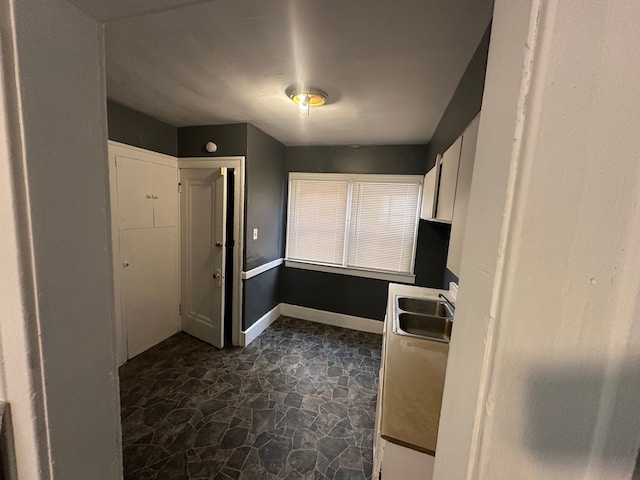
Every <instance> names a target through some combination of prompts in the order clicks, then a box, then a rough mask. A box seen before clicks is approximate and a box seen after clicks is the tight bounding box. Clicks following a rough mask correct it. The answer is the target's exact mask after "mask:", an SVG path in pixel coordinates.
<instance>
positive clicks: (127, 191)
mask: <svg viewBox="0 0 640 480" xmlns="http://www.w3.org/2000/svg"><path fill="white" fill-rule="evenodd" d="M149 165H151V164H150V163H147V162H143V161H140V160H136V159H134V158H129V157H125V156H121V155H117V156H116V172H117V176H118V190H117V191H118V212H119V214H120V228H124V229H128V228H151V227H153V200H152V198H151V191H152V190H153V187H152V180H151V176H150V175H149Z"/></svg>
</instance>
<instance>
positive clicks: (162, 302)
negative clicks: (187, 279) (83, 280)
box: [120, 227, 180, 358]
mask: <svg viewBox="0 0 640 480" xmlns="http://www.w3.org/2000/svg"><path fill="white" fill-rule="evenodd" d="M177 235H178V232H177V227H169V228H142V229H130V230H121V232H120V244H121V250H120V252H121V258H122V275H121V279H122V291H121V296H122V314H123V318H124V325H125V326H126V327H125V328H126V334H127V350H128V357H129V358H132V357H134V356H136V355H138V354H139V353H141V352H144V351H145V350H147V349H148V348H151V347H153V346H154V345H156V344H158V343H160V342H161V341H163V340H165V339H167V338H168V337H170V336H171V335H173V334H174V333H176V332H177V331H178V330H179V329H180V317H179V313H178V304H179V300H178V276H177V275H178V274H177V246H178V237H177Z"/></svg>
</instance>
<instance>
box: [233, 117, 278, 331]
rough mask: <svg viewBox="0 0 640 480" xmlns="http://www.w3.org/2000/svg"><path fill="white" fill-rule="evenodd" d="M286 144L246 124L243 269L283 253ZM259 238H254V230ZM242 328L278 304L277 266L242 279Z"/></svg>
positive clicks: (262, 263) (255, 265)
mask: <svg viewBox="0 0 640 480" xmlns="http://www.w3.org/2000/svg"><path fill="white" fill-rule="evenodd" d="M285 155H286V147H285V146H284V145H283V144H281V143H280V142H278V141H277V140H275V139H274V138H272V137H270V136H269V135H267V134H266V133H264V132H263V131H262V130H260V129H258V128H256V127H254V126H253V125H248V127H247V163H246V172H245V174H246V175H245V187H246V204H245V239H246V243H245V250H244V251H245V262H244V265H245V267H244V269H245V270H246V271H248V270H251V269H252V268H256V267H259V266H261V265H264V264H265V263H268V262H270V261H272V260H276V259H278V258H282V256H283V255H284V235H283V231H284V224H285V213H286V210H285V195H286V190H285V188H286V175H285ZM254 228H257V229H258V239H257V240H253V229H254ZM244 289H245V290H244V297H243V298H244V304H245V308H244V312H243V328H245V329H246V328H248V327H250V326H251V325H253V324H254V323H255V322H256V321H257V320H258V319H259V318H260V317H262V316H263V315H264V314H265V313H267V312H268V311H269V310H271V309H272V308H274V307H275V306H276V305H278V303H280V268H278V269H272V270H270V271H268V272H265V273H262V274H260V275H258V276H256V277H253V278H250V279H248V280H245V282H244Z"/></svg>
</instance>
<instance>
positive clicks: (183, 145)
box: [178, 123, 247, 157]
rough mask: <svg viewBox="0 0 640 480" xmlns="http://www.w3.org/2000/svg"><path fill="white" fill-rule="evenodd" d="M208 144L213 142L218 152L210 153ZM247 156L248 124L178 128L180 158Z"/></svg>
mask: <svg viewBox="0 0 640 480" xmlns="http://www.w3.org/2000/svg"><path fill="white" fill-rule="evenodd" d="M207 142H213V143H215V144H216V145H217V146H218V150H216V151H215V152H214V153H209V152H207V150H206V149H205V145H206V144H207ZM246 154H247V124H246V123H230V124H226V125H200V126H196V127H180V128H178V156H179V157H228V156H235V155H246Z"/></svg>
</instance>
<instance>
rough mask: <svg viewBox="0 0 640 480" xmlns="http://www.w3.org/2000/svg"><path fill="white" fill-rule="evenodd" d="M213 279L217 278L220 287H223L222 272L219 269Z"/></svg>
mask: <svg viewBox="0 0 640 480" xmlns="http://www.w3.org/2000/svg"><path fill="white" fill-rule="evenodd" d="M213 278H215V279H216V280H217V281H218V282H217V283H218V286H219V287H221V286H222V270H220V269H219V268H218V269H216V272H215V273H214V274H213Z"/></svg>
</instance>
